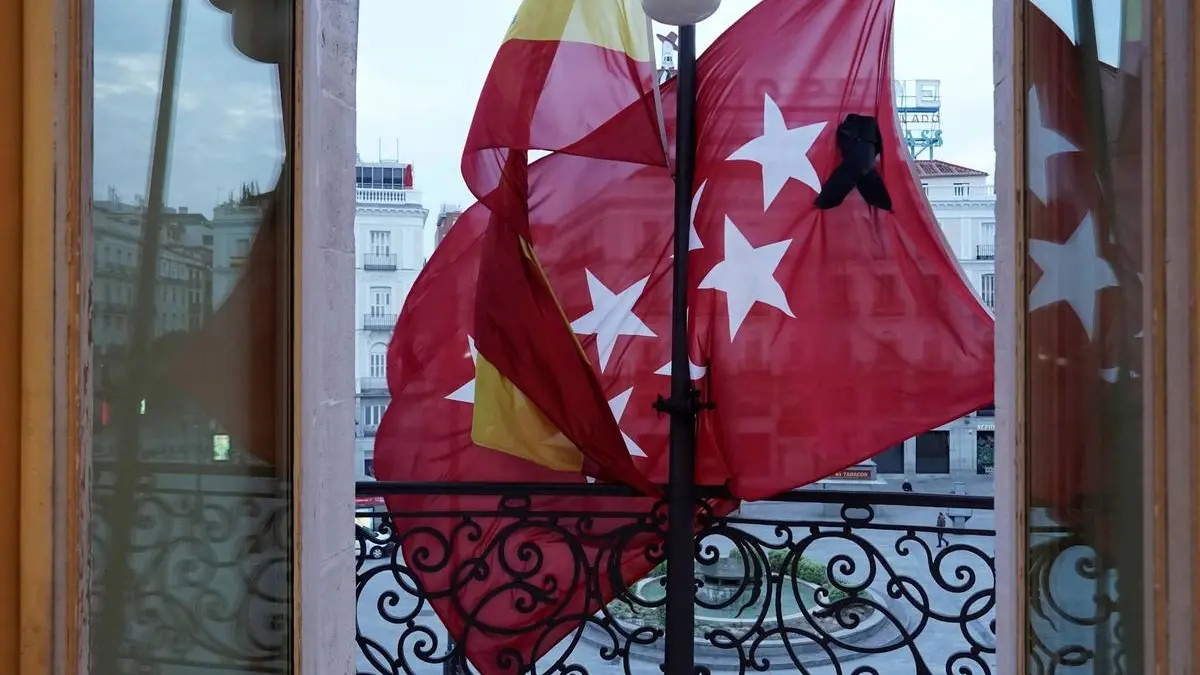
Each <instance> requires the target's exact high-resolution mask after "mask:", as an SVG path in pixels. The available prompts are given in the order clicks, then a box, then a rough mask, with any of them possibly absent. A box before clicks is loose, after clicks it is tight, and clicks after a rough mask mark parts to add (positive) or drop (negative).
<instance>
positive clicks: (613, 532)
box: [356, 483, 1113, 675]
mask: <svg viewBox="0 0 1200 675" xmlns="http://www.w3.org/2000/svg"><path fill="white" fill-rule="evenodd" d="M610 487H611V486H601V490H604V489H608V488H610ZM595 488H596V486H586V487H580V486H572V487H565V486H544V485H542V486H538V485H529V486H495V485H491V486H487V485H482V486H472V485H413V484H388V483H360V484H359V493H360V494H362V495H384V496H386V495H407V496H409V497H411V496H413V495H416V494H441V495H443V496H444V497H446V499H445V500H443V501H442V502H441V504H443V505H445V506H446V507H447V508H446V510H444V511H439V512H437V513H429V512H424V513H415V512H414V513H402V512H392V513H389V512H387V509H386V507H378V508H377V509H371V510H360V512H359V513H358V522H359V523H360V524H362V523H364V520H363V519H364V518H366V519H371V520H370V521H368V522H373V523H374V524H373V529H367V528H364V527H363V526H361V525H360V526H357V527H356V537H357V546H356V550H357V552H358V559H357V580H356V581H357V583H356V588H357V601H358V638H357V640H358V657H357V660H358V663H357V668H356V671H357V672H358V673H434V672H438V670H441V671H442V672H443V673H458V672H471V673H473V672H476V670H475V668H476V667H477V666H478V667H480V669H482V670H487V671H489V672H504V673H509V672H511V673H518V672H521V671H526V670H529V669H530V668H532V669H533V671H534V672H553V673H605V672H609V671H611V672H614V673H615V672H621V673H626V674H628V673H633V672H644V673H659V672H660V670H659V665H660V664H661V663H662V662H663V654H664V649H665V648H666V646H665V637H664V630H663V628H664V614H665V612H664V602H665V599H664V592H663V589H662V586H661V584H660V583H659V581H660V579H659V578H658V577H659V576H661V575H662V572H661V570H662V569H663V567H662V565H660V566H659V567H658V568H656V571H653V572H651V573H650V575H648V576H647V577H646V580H643V581H640V582H637V583H635V584H634V585H633V587H632V588H629V589H625V592H624V593H623V594H622V595H621V596H620V597H619V599H617V600H614V601H612V602H609V603H608V604H607V605H602V603H601V602H600V600H599V589H600V588H602V587H604V586H605V585H607V584H608V583H610V582H611V581H612V579H613V577H612V576H611V572H612V568H611V567H610V565H609V562H610V561H611V560H614V559H619V560H628V559H630V557H631V556H632V557H635V558H636V557H641V556H645V558H646V559H647V560H649V561H650V562H652V563H653V562H655V561H658V560H661V559H662V555H663V553H662V550H661V549H660V548H659V547H658V546H657V545H656V544H655V542H658V541H661V540H659V539H658V538H657V537H656V536H654V535H658V534H661V533H662V531H663V529H664V528H665V521H666V509H665V505H663V504H659V505H658V506H657V507H655V508H654V509H651V510H650V511H649V512H642V513H629V512H621V511H619V510H616V511H606V510H599V511H595V512H587V513H579V512H575V513H566V512H563V513H544V512H534V511H532V510H531V509H530V505H531V504H532V503H534V500H536V499H538V498H539V496H543V497H544V496H546V495H550V494H558V495H561V494H563V492H562V490H564V489H565V490H567V491H572V490H573V491H575V492H579V493H583V492H586V491H588V490H589V489H595ZM610 492H611V490H610ZM617 492H619V490H618V491H617ZM590 494H605V492H603V491H601V492H591V493H590ZM484 495H491V496H492V499H494V502H493V501H490V500H488V501H486V502H483V503H494V504H495V506H494V507H493V508H490V509H489V508H484V509H480V508H478V507H479V505H480V504H481V502H480V499H482V498H483V496H484ZM459 497H471V499H470V500H469V501H470V505H469V506H463V507H462V508H458V507H457V506H456V505H457V504H459V503H460V502H459V501H457V499H456V498H459ZM611 497H612V499H614V500H620V499H621V497H620V496H619V495H617V494H612V495H611ZM466 502H467V500H463V501H462V502H461V503H463V504H465V503H466ZM617 503H618V502H616V501H614V502H613V504H614V506H615V507H616V508H618V509H619V508H620V507H619V506H616V505H617ZM626 503H628V502H626ZM992 509H993V501H992V499H991V498H986V497H965V496H954V495H925V494H913V493H908V494H906V493H892V492H878V493H863V492H832V491H817V490H801V491H796V492H793V493H791V494H788V495H786V496H784V497H781V498H779V499H777V500H773V501H770V502H758V503H744V504H743V505H742V507H741V509H739V510H738V511H736V512H734V514H733V515H730V516H727V517H710V518H708V519H707V522H705V523H704V524H703V525H704V526H703V529H702V531H701V532H700V534H699V535H698V538H697V542H698V545H697V556H696V560H697V562H696V568H697V581H698V584H697V585H698V591H697V600H696V615H697V618H696V624H695V635H694V640H693V645H692V649H694V653H695V659H696V664H697V666H698V667H699V666H705V667H707V668H708V669H710V670H711V671H712V672H718V671H721V672H736V673H751V672H760V671H764V670H768V669H769V670H772V671H777V672H784V671H788V672H800V673H817V672H820V673H826V672H828V673H844V672H851V671H853V672H864V673H868V672H869V673H939V672H943V673H947V672H954V673H971V674H972V675H982V674H989V675H990V674H992V673H995V672H996V670H995V669H996V665H995V649H996V641H995V618H994V617H995V605H996V584H995V572H994V570H995V565H994V550H993V546H994V539H995V537H994V534H995V532H994V526H993V517H992V516H993V513H992ZM938 513H944V514H946V515H947V516H948V517H949V525H948V527H947V528H946V529H945V530H944V531H943V534H944V535H945V539H946V540H947V545H945V546H944V547H939V530H938V528H937V526H936V522H937V515H938ZM435 518H438V519H442V520H441V522H442V523H443V524H444V523H455V525H454V526H453V530H452V532H450V533H449V536H445V534H446V533H445V532H442V533H439V534H437V535H433V534H432V531H431V530H430V529H428V528H427V527H425V525H424V524H426V523H428V522H430V520H431V519H435ZM483 532H490V533H503V534H502V535H501V536H500V537H498V539H500V541H504V542H508V543H497V544H496V545H495V546H494V547H492V548H491V549H489V551H488V553H487V554H486V555H480V556H479V557H473V555H472V553H471V552H472V551H473V550H474V549H475V547H476V546H477V545H478V542H479V539H478V537H479V536H480V534H481V533H483ZM525 535H529V536H525ZM1039 536H1041V537H1043V539H1044V541H1045V543H1044V544H1039V545H1038V546H1037V547H1035V549H1034V550H1032V551H1031V553H1030V556H1031V557H1030V560H1031V563H1030V564H1031V570H1033V571H1034V575H1033V576H1034V578H1033V579H1032V582H1031V583H1038V582H1040V583H1041V584H1042V588H1043V589H1044V591H1045V592H1044V593H1043V598H1044V601H1043V602H1040V603H1038V604H1039V606H1038V607H1037V608H1036V609H1037V612H1036V613H1038V614H1039V615H1040V616H1043V617H1044V619H1043V621H1044V623H1043V628H1044V627H1045V626H1053V629H1046V630H1047V632H1046V633H1045V634H1042V635H1037V636H1035V639H1034V640H1033V642H1032V644H1035V645H1036V647H1035V649H1034V651H1035V656H1036V657H1037V658H1039V659H1041V660H1042V662H1043V663H1044V664H1045V665H1046V667H1047V668H1050V667H1051V664H1053V663H1056V662H1057V659H1058V657H1057V656H1056V655H1059V654H1062V653H1066V652H1069V653H1072V654H1076V653H1077V654H1081V655H1084V654H1091V653H1092V651H1091V646H1090V644H1088V641H1087V635H1088V634H1090V633H1088V631H1095V630H1099V629H1096V628H1094V626H1095V625H1096V624H1095V623H1094V622H1095V621H1097V620H1100V621H1102V622H1103V621H1108V622H1109V625H1110V629H1111V622H1112V621H1113V617H1112V615H1111V610H1109V609H1106V607H1107V606H1108V605H1106V604H1105V600H1103V599H1101V600H1100V601H1097V603H1096V605H1095V606H1094V607H1092V610H1093V612H1092V614H1090V615H1089V614H1088V613H1087V612H1086V611H1084V612H1082V613H1081V612H1080V611H1079V608H1073V609H1072V610H1067V609H1064V608H1063V607H1062V606H1060V605H1059V604H1058V603H1057V602H1056V599H1055V598H1054V597H1053V595H1054V591H1053V588H1052V586H1051V584H1050V581H1049V580H1050V578H1051V576H1052V575H1056V579H1057V582H1058V583H1060V584H1061V583H1062V582H1063V581H1062V580H1063V579H1066V583H1067V584H1068V587H1070V584H1073V583H1078V584H1081V585H1082V589H1083V591H1085V594H1084V595H1083V596H1082V597H1085V598H1094V597H1095V592H1096V580H1095V579H1096V576H1095V571H1096V567H1095V563H1096V561H1095V554H1094V552H1092V551H1091V549H1090V548H1087V547H1086V546H1084V545H1083V544H1082V542H1080V541H1078V540H1077V539H1075V538H1072V537H1071V536H1069V535H1067V534H1066V533H1065V532H1064V531H1061V530H1058V529H1055V528H1047V529H1046V530H1045V531H1044V532H1042V533H1041V534H1039ZM529 542H536V543H529ZM588 551H591V552H592V553H591V557H590V558H588V559H583V558H586V557H588V554H587V553H586V552H588ZM597 551H598V553H597ZM570 552H574V555H575V556H577V558H578V559H577V560H576V561H575V563H574V564H570V565H567V566H566V568H567V569H570V570H571V572H570V576H571V577H572V578H557V577H555V576H553V575H549V574H548V573H546V571H545V570H546V569H548V568H544V567H543V565H544V563H545V562H546V560H547V559H548V556H551V555H559V556H561V555H564V554H565V555H572V553H570ZM664 564H665V563H664ZM556 569H557V567H556ZM443 573H444V574H443ZM422 575H433V576H438V575H441V576H438V578H440V579H442V580H449V581H447V582H446V583H447V584H449V585H448V586H444V587H440V588H437V589H426V588H423V586H422V582H421V581H420V579H421V578H422ZM465 584H485V585H487V586H489V587H491V588H503V589H504V591H503V592H504V593H509V594H513V595H512V596H509V597H508V599H507V600H505V601H504V603H500V604H504V607H508V604H505V603H513V604H514V605H515V606H517V607H520V608H523V609H521V610H519V611H524V612H527V613H528V615H529V617H530V618H529V620H527V621H525V620H522V618H521V617H520V616H513V612H512V611H511V610H505V611H504V612H500V613H497V612H495V611H493V612H480V613H475V614H473V615H471V616H467V615H465V614H466V610H463V609H461V607H462V605H456V604H454V603H453V602H451V600H452V599H454V598H456V597H457V595H456V591H457V589H459V588H460V586H461V585H465ZM480 590H481V587H480V586H479V585H477V586H476V587H475V589H474V592H475V593H476V595H474V596H473V597H474V598H475V600H476V601H478V600H479V598H480V595H479V593H480ZM516 596H520V597H521V598H524V600H523V601H520V602H518V601H517V600H515V599H514V598H515V597H516ZM572 596H575V597H572ZM434 602H438V603H442V608H443V609H447V608H449V607H459V608H460V609H458V610H449V609H447V611H451V612H455V613H461V614H463V615H462V616H453V617H452V623H457V624H459V625H464V626H468V628H467V629H466V632H465V634H463V635H460V636H459V638H460V639H459V641H458V642H457V643H456V642H455V641H452V640H450V638H449V636H448V634H447V631H446V629H445V627H444V625H443V623H442V621H441V619H439V616H438V614H436V613H435V612H434V611H433V609H432V607H433V605H432V604H431V603H434ZM581 607H595V608H598V609H597V611H595V613H594V614H593V613H590V612H585V613H584V615H583V616H581V615H580V614H579V608H581ZM560 608H561V609H560ZM1097 608H1099V609H1097ZM491 609H500V608H499V607H493V608H491ZM535 615H536V616H537V617H538V618H537V619H534V618H533V617H534V616H535ZM547 617H549V618H547ZM500 618H502V619H503V620H502V621H500V620H498V619H500ZM514 625H515V627H514ZM521 633H525V635H524V636H523V637H521ZM564 633H565V637H561V636H563V635H564ZM1051 633H1052V634H1051ZM1081 635H1082V637H1081ZM480 638H482V639H485V640H489V641H490V640H493V639H501V640H509V639H512V640H517V639H528V640H530V641H536V640H539V639H542V640H548V639H552V638H557V639H555V640H554V641H555V642H557V643H558V644H557V646H556V647H554V648H552V649H550V651H549V652H548V653H547V655H546V656H544V657H542V659H540V660H539V662H538V663H537V664H526V663H519V662H516V661H506V662H505V663H499V662H497V663H492V664H487V666H489V667H487V668H484V667H483V666H482V665H481V664H478V663H476V664H470V663H468V662H467V661H466V658H465V653H466V649H465V648H464V646H463V645H464V643H465V644H470V643H471V641H472V639H480ZM505 658H506V657H505V655H503V654H501V655H500V656H498V657H497V661H501V660H504V659H505ZM508 658H515V659H517V660H518V661H519V656H518V655H517V654H509V655H508ZM1091 658H1093V657H1091V656H1084V657H1083V660H1084V661H1090V659H1091ZM1047 672H1048V671H1047Z"/></svg>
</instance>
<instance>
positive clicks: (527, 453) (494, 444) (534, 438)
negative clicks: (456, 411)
mask: <svg viewBox="0 0 1200 675" xmlns="http://www.w3.org/2000/svg"><path fill="white" fill-rule="evenodd" d="M471 440H472V441H473V442H474V443H475V445H479V446H482V447H485V448H489V449H492V450H497V451H499V452H503V453H505V454H509V455H513V456H514V457H520V458H521V459H526V460H529V461H530V462H533V463H535V464H540V465H542V466H545V467H548V468H551V469H554V470H556V471H571V472H574V473H579V472H580V471H582V470H583V453H581V452H579V449H578V448H576V447H575V445H574V444H573V443H571V441H570V440H568V439H567V437H566V436H564V435H563V433H562V432H561V431H559V430H558V428H557V427H555V426H554V424H553V423H551V422H550V420H548V419H546V416H545V415H543V414H542V411H540V410H538V409H537V406H535V405H533V403H532V402H530V400H529V399H528V398H526V397H525V395H524V394H522V393H521V391H520V390H519V389H517V387H516V385H514V384H513V383H512V382H511V381H509V380H508V379H507V378H505V377H504V376H503V375H501V374H500V371H498V370H496V367H495V366H493V365H492V364H491V363H489V362H488V361H487V359H485V358H483V355H482V354H480V355H479V356H478V358H477V359H476V361H475V411H474V414H473V416H472V419H471Z"/></svg>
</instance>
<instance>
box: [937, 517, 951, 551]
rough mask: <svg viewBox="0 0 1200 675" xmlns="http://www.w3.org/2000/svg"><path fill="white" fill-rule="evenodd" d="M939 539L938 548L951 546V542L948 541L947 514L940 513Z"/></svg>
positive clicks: (938, 521) (938, 524)
mask: <svg viewBox="0 0 1200 675" xmlns="http://www.w3.org/2000/svg"><path fill="white" fill-rule="evenodd" d="M937 537H938V538H937V544H938V545H937V547H938V548H942V547H944V546H949V545H950V542H948V541H946V514H944V513H942V512H940V511H939V512H938V516H937Z"/></svg>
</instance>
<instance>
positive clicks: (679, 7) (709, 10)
mask: <svg viewBox="0 0 1200 675" xmlns="http://www.w3.org/2000/svg"><path fill="white" fill-rule="evenodd" d="M720 6H721V0H642V9H644V10H646V15H647V16H649V17H650V18H651V19H654V20H655V21H657V22H659V23H665V24H668V25H671V26H687V25H690V24H696V23H700V22H701V21H703V20H705V19H707V18H708V17H710V16H712V15H713V12H715V11H717V8H718V7H720Z"/></svg>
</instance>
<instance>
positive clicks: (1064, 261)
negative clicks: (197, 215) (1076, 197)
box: [1029, 213, 1117, 340]
mask: <svg viewBox="0 0 1200 675" xmlns="http://www.w3.org/2000/svg"><path fill="white" fill-rule="evenodd" d="M1029 255H1030V257H1032V258H1033V261H1034V262H1035V263H1037V266H1038V267H1039V268H1041V270H1042V278H1041V279H1038V282H1037V285H1035V286H1034V287H1033V290H1032V291H1030V293H1029V311H1030V312H1032V311H1034V310H1036V309H1040V308H1042V307H1046V306H1047V305H1052V304H1054V303H1056V302H1060V301H1061V302H1065V303H1067V304H1068V305H1070V306H1071V310H1072V311H1073V312H1075V316H1077V317H1079V322H1080V323H1082V324H1083V328H1084V330H1086V331H1087V334H1088V339H1089V340H1094V339H1095V335H1096V293H1097V292H1098V291H1100V290H1101V289H1103V288H1108V287H1110V286H1116V285H1117V275H1116V274H1115V273H1114V272H1113V268H1112V266H1111V265H1109V264H1108V261H1107V260H1105V259H1104V258H1102V257H1100V256H1099V255H1098V254H1097V252H1096V224H1095V221H1094V220H1093V219H1092V214H1091V213H1088V214H1087V215H1086V216H1084V217H1083V220H1082V221H1081V222H1080V223H1079V227H1077V228H1075V231H1074V232H1072V233H1071V238H1070V239H1068V240H1067V242H1066V243H1065V244H1056V243H1054V242H1050V241H1042V240H1040V239H1031V240H1030V241H1029Z"/></svg>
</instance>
